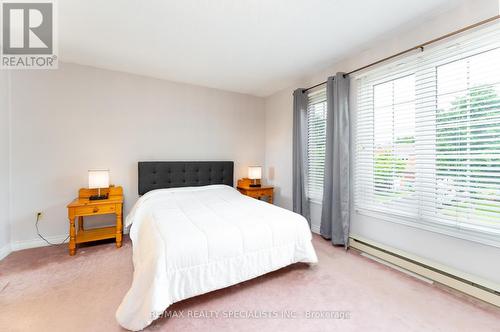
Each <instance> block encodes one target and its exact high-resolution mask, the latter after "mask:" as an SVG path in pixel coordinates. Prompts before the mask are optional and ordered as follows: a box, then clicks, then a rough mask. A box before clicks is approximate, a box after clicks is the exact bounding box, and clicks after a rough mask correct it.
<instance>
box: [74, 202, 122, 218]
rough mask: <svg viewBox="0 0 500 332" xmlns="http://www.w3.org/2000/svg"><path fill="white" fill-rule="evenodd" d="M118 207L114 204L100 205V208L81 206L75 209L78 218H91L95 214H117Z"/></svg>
mask: <svg viewBox="0 0 500 332" xmlns="http://www.w3.org/2000/svg"><path fill="white" fill-rule="evenodd" d="M115 212H116V207H115V205H114V204H109V205H99V206H81V207H77V208H76V209H75V214H76V215H77V216H91V215H94V214H106V213H115Z"/></svg>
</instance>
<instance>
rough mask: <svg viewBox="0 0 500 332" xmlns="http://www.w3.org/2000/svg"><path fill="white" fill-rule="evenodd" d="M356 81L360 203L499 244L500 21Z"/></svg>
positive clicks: (397, 218)
mask: <svg viewBox="0 0 500 332" xmlns="http://www.w3.org/2000/svg"><path fill="white" fill-rule="evenodd" d="M355 84H356V86H357V96H356V104H357V112H356V120H355V132H356V133H355V141H356V143H355V177H354V179H355V194H354V195H355V197H354V201H355V207H356V209H357V210H358V211H360V213H364V212H369V213H370V214H371V215H374V214H375V215H377V216H380V217H381V218H384V217H385V218H386V219H387V220H393V221H397V222H404V223H409V224H412V225H416V226H421V227H424V228H427V229H431V230H436V231H441V232H446V233H447V234H451V235H456V236H460V237H465V238H468V239H473V240H477V241H481V242H487V243H490V244H495V245H500V239H499V235H500V30H499V29H498V24H496V25H494V26H490V27H489V28H485V29H482V30H481V31H476V32H475V33H472V34H469V35H467V36H463V37H461V38H458V39H456V40H454V41H453V42H448V43H446V44H441V45H439V46H435V47H434V48H432V49H427V50H425V52H423V53H420V54H416V55H413V56H409V57H407V58H405V59H403V60H402V61H400V62H398V63H393V64H390V65H388V66H385V67H380V68H377V69H374V70H372V71H370V72H367V73H364V74H361V75H358V76H357V77H356V78H355Z"/></svg>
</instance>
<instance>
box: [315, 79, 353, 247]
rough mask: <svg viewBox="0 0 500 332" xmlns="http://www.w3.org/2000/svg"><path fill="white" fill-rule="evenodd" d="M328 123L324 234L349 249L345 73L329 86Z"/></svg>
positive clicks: (321, 229)
mask: <svg viewBox="0 0 500 332" xmlns="http://www.w3.org/2000/svg"><path fill="white" fill-rule="evenodd" d="M326 98H327V99H326V100H327V115H326V117H327V120H326V151H325V173H324V175H325V176H324V184H323V206H322V211H321V227H320V234H321V236H323V237H324V238H326V239H331V241H332V243H333V244H334V245H344V246H345V247H346V248H347V245H348V237H349V226H350V211H349V208H350V205H349V195H350V193H349V190H350V188H349V158H350V156H349V147H350V142H349V141H350V134H349V78H348V77H344V73H337V74H336V75H335V76H333V77H329V78H328V81H327V83H326Z"/></svg>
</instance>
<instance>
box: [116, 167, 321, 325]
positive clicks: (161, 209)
mask: <svg viewBox="0 0 500 332" xmlns="http://www.w3.org/2000/svg"><path fill="white" fill-rule="evenodd" d="M139 195H141V197H140V198H139V199H138V201H137V202H136V204H135V205H134V207H133V208H132V210H131V211H130V213H129V215H128V216H127V218H126V222H125V227H130V238H131V240H132V243H133V263H134V275H133V281H132V285H131V287H130V289H129V291H128V292H127V294H126V295H125V297H124V299H123V301H122V303H121V304H120V306H119V307H118V310H117V312H116V319H117V321H118V323H119V324H120V325H121V326H122V327H124V328H126V329H129V330H141V329H143V328H145V327H146V326H148V325H149V324H151V322H152V321H154V320H155V319H156V318H158V317H159V316H161V315H162V313H163V312H164V311H165V309H166V308H167V307H168V306H170V305H171V304H172V303H175V302H178V301H181V300H183V299H187V298H189V297H193V296H196V295H200V294H204V293H207V292H210V291H213V290H217V289H221V288H224V287H228V286H231V285H234V284H237V283H240V282H243V281H245V280H249V279H252V278H255V277H258V276H260V275H263V274H265V273H268V272H271V271H274V270H277V269H280V268H282V267H285V266H287V265H290V264H293V263H297V262H305V263H316V262H317V257H316V253H315V251H314V248H313V246H312V243H311V238H312V237H311V231H310V229H309V226H308V224H307V221H306V220H305V219H304V218H303V217H302V216H300V215H298V214H296V213H293V212H291V211H288V210H285V209H282V208H279V207H277V206H274V205H271V204H268V203H266V202H262V201H259V200H256V199H254V198H250V197H247V196H244V195H242V194H240V193H239V192H238V191H237V190H235V189H234V188H233V162H221V161H216V162H208V161H206V162H140V163H139Z"/></svg>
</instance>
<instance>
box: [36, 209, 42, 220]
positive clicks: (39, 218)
mask: <svg viewBox="0 0 500 332" xmlns="http://www.w3.org/2000/svg"><path fill="white" fill-rule="evenodd" d="M42 218H43V212H42V211H39V212H37V213H36V219H37V220H38V221H40V220H42Z"/></svg>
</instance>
